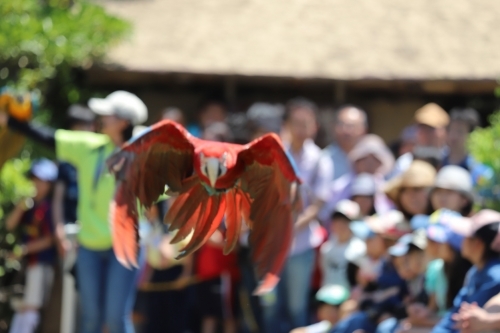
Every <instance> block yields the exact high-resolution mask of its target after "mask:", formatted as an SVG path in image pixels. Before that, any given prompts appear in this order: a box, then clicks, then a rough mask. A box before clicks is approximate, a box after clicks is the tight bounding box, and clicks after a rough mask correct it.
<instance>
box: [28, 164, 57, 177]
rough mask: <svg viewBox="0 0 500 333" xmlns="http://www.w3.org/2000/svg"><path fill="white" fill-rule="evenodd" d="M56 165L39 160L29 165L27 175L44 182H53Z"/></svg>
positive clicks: (55, 175)
mask: <svg viewBox="0 0 500 333" xmlns="http://www.w3.org/2000/svg"><path fill="white" fill-rule="evenodd" d="M57 174H58V170H57V165H56V164H55V163H54V162H52V161H51V160H48V159H46V158H41V159H39V160H36V161H34V162H33V163H32V164H31V168H30V170H29V171H28V175H29V176H31V177H36V178H38V179H40V180H43V181H46V182H53V181H56V180H57Z"/></svg>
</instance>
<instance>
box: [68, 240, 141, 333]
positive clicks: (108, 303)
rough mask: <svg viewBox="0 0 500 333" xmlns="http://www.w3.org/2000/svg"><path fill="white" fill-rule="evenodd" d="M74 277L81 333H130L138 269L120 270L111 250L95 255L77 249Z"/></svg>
mask: <svg viewBox="0 0 500 333" xmlns="http://www.w3.org/2000/svg"><path fill="white" fill-rule="evenodd" d="M76 274H77V277H78V283H79V297H80V303H81V314H82V320H81V325H82V327H81V329H80V333H101V332H102V328H103V325H105V326H106V327H107V328H108V332H109V333H133V332H134V326H133V325H132V320H131V312H132V307H133V303H134V299H135V292H136V288H135V287H136V286H135V282H136V277H137V269H132V270H130V269H127V268H125V267H123V266H122V265H121V264H120V263H119V262H118V260H117V259H116V256H115V254H114V252H113V249H109V250H104V251H94V250H89V249H86V248H85V247H83V246H80V247H79V249H78V256H77V259H76Z"/></svg>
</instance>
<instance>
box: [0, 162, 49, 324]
mask: <svg viewBox="0 0 500 333" xmlns="http://www.w3.org/2000/svg"><path fill="white" fill-rule="evenodd" d="M28 176H29V177H30V179H31V180H32V181H33V185H34V187H35V190H36V194H35V196H34V197H33V198H28V199H25V200H21V201H20V202H19V203H18V204H17V205H16V207H15V208H14V210H13V211H12V212H11V213H10V215H9V216H8V217H7V219H6V227H7V230H14V229H15V228H16V227H18V226H19V227H21V228H22V231H21V234H22V240H23V245H22V246H21V250H20V251H18V252H17V253H14V254H13V255H14V256H16V257H18V258H23V259H26V261H27V264H28V266H27V269H26V283H25V290H24V299H23V302H22V305H21V307H20V308H19V309H16V313H15V315H14V318H13V320H12V324H11V328H10V333H29V332H35V331H36V329H37V327H38V325H39V322H40V309H41V308H42V307H43V306H44V305H45V303H46V301H47V300H48V297H49V295H50V292H51V289H52V282H53V278H54V265H55V263H56V259H57V252H56V248H55V245H54V223H53V221H52V213H51V205H52V202H51V199H52V198H51V194H52V188H53V183H54V181H56V179H57V166H56V165H55V163H53V162H51V161H49V160H47V159H41V160H39V161H35V162H34V163H33V164H32V166H31V168H30V170H29V172H28Z"/></svg>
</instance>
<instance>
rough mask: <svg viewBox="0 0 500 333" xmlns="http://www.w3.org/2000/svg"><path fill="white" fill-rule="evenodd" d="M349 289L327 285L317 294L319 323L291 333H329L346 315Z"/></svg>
mask: <svg viewBox="0 0 500 333" xmlns="http://www.w3.org/2000/svg"><path fill="white" fill-rule="evenodd" d="M349 296H350V295H349V289H347V288H345V287H344V286H340V285H326V286H323V287H321V289H320V290H319V291H318V292H317V293H316V302H317V311H316V316H317V321H318V322H317V323H316V324H313V325H309V326H306V327H299V328H296V329H294V330H292V331H291V332H290V333H327V332H329V331H330V329H331V328H332V327H333V326H335V324H337V322H338V321H339V320H340V319H342V318H344V317H345V315H346V312H345V310H344V309H343V305H344V304H346V303H345V302H346V301H347V300H348V299H349Z"/></svg>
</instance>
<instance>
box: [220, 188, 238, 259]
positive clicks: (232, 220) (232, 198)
mask: <svg viewBox="0 0 500 333" xmlns="http://www.w3.org/2000/svg"><path fill="white" fill-rule="evenodd" d="M240 207H241V196H239V195H236V193H235V190H230V191H227V192H226V228H227V231H226V243H225V244H224V254H228V253H229V252H231V251H232V250H233V249H234V247H235V246H236V244H237V243H238V236H239V235H240V231H241V218H242V216H241V208H240Z"/></svg>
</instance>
